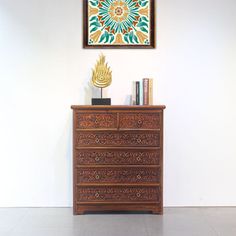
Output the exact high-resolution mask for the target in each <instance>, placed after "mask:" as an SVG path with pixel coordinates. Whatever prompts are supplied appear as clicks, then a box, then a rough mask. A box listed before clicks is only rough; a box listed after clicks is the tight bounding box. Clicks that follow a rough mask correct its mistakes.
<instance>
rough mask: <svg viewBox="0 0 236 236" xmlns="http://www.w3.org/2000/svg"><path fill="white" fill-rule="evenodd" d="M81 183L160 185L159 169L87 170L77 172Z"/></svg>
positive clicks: (115, 168)
mask: <svg viewBox="0 0 236 236" xmlns="http://www.w3.org/2000/svg"><path fill="white" fill-rule="evenodd" d="M77 180H78V182H79V183H154V182H155V183H159V182H160V169H159V168H144V167H133V168H127V167H123V168H120V167H118V168H117V167H112V168H109V169H108V168H106V167H102V168H100V167H99V168H85V167H80V168H78V171H77Z"/></svg>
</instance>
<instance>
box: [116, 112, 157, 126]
mask: <svg viewBox="0 0 236 236" xmlns="http://www.w3.org/2000/svg"><path fill="white" fill-rule="evenodd" d="M119 127H120V128H126V129H127V128H130V129H159V128H160V113H146V114H145V113H132V112H131V113H121V114H120V123H119Z"/></svg>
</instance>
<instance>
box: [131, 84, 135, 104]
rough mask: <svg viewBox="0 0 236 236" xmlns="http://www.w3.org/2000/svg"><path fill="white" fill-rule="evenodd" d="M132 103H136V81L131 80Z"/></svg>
mask: <svg viewBox="0 0 236 236" xmlns="http://www.w3.org/2000/svg"><path fill="white" fill-rule="evenodd" d="M131 104H132V105H136V81H133V82H132V103H131Z"/></svg>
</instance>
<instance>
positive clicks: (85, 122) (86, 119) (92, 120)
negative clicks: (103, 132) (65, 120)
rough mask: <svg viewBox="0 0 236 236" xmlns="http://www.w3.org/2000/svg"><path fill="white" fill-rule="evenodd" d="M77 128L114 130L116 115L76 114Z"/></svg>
mask: <svg viewBox="0 0 236 236" xmlns="http://www.w3.org/2000/svg"><path fill="white" fill-rule="evenodd" d="M76 122H77V128H79V129H96V128H116V127H117V114H116V113H80V112H77V113H76Z"/></svg>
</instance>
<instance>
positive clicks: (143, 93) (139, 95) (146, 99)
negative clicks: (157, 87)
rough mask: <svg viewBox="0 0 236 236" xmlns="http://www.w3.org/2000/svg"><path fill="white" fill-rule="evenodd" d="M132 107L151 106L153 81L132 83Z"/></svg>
mask: <svg viewBox="0 0 236 236" xmlns="http://www.w3.org/2000/svg"><path fill="white" fill-rule="evenodd" d="M132 105H153V79H148V78H145V79H143V80H142V81H134V82H133V92H132Z"/></svg>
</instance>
